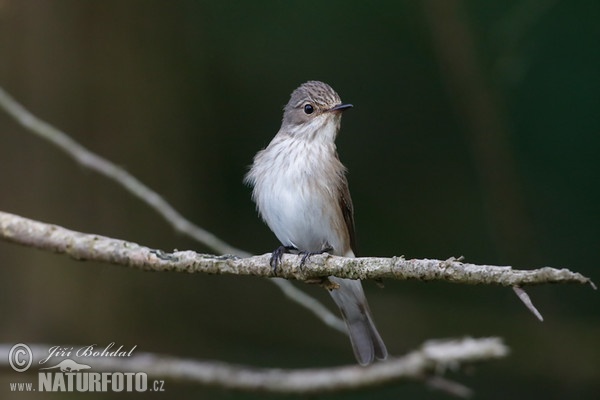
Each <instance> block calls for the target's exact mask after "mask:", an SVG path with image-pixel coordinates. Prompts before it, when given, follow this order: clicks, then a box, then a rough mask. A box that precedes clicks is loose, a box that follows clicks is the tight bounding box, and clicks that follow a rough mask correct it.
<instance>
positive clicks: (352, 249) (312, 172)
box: [245, 81, 387, 365]
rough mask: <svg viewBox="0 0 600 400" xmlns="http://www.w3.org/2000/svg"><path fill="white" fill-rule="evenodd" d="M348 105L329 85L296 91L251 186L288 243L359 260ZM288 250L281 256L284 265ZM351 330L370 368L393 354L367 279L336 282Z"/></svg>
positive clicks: (337, 298) (362, 360)
mask: <svg viewBox="0 0 600 400" xmlns="http://www.w3.org/2000/svg"><path fill="white" fill-rule="evenodd" d="M350 107H352V105H351V104H342V101H341V100H340V97H339V96H338V94H337V93H336V92H335V91H334V90H333V89H332V88H331V87H330V86H329V85H327V84H326V83H323V82H318V81H309V82H306V83H304V84H302V85H301V86H300V87H299V88H297V89H296V90H294V92H293V93H292V95H291V98H290V101H289V102H288V104H287V105H286V106H285V108H284V113H283V121H282V123H281V128H280V129H279V132H278V133H277V135H275V137H274V138H273V140H272V141H271V143H269V145H268V146H267V148H265V149H264V150H261V151H259V152H258V153H257V154H256V157H255V158H254V163H253V165H252V168H251V169H250V171H249V172H248V174H247V175H246V178H245V181H246V182H247V183H248V184H250V185H252V186H253V187H254V190H253V192H252V198H253V199H254V201H255V202H256V205H257V208H258V211H259V213H260V215H261V216H262V218H263V219H264V220H265V222H266V223H267V225H268V226H269V228H271V230H272V231H273V233H275V235H276V236H277V238H278V239H279V241H280V242H281V243H282V245H283V246H284V247H285V248H287V249H294V250H297V251H299V252H304V253H319V252H323V251H329V252H331V253H332V254H335V255H339V256H346V257H354V256H355V254H356V239H355V234H354V213H353V206H352V199H351V198H350V192H349V191H348V181H347V180H346V168H345V167H344V166H343V164H342V163H341V162H340V160H339V158H338V155H337V150H336V146H335V138H336V136H337V133H338V131H339V127H340V121H341V113H342V111H343V110H345V109H348V108H350ZM280 254H281V253H280V252H277V251H276V252H274V257H273V260H274V262H275V263H276V262H277V256H278V255H279V256H280ZM329 279H330V280H331V281H333V282H335V283H336V284H338V285H339V288H337V289H334V290H331V291H330V293H331V296H332V297H333V299H334V301H335V303H336V304H337V305H338V307H339V309H340V311H341V313H342V316H343V317H344V320H345V322H346V325H347V327H348V332H349V334H350V339H351V342H352V347H353V349H354V354H355V356H356V359H357V360H358V362H359V363H360V364H361V365H367V364H369V363H371V362H373V360H374V359H375V358H378V359H385V358H386V357H387V350H386V347H385V344H384V343H383V340H382V339H381V336H380V335H379V333H378V332H377V329H376V328H375V324H374V323H373V319H372V317H371V311H370V310H369V305H368V303H367V299H366V298H365V294H364V292H363V289H362V285H361V282H360V281H359V280H351V279H340V278H335V277H330V278H329Z"/></svg>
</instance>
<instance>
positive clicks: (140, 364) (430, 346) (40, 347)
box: [0, 338, 508, 395]
mask: <svg viewBox="0 0 600 400" xmlns="http://www.w3.org/2000/svg"><path fill="white" fill-rule="evenodd" d="M11 346H12V345H10V344H0V355H1V357H0V366H3V367H4V368H8V365H9V363H8V360H9V357H8V354H9V351H10V348H11ZM29 347H30V348H31V350H32V352H33V355H34V361H33V365H34V366H35V365H38V363H39V361H40V360H41V359H43V358H45V357H47V356H48V349H49V348H50V347H51V346H50V345H44V344H33V345H29ZM69 347H73V348H78V347H77V346H69ZM507 354H508V348H507V347H506V346H505V345H504V344H503V343H502V341H501V340H500V339H499V338H482V339H472V338H464V339H457V340H444V341H433V340H432V341H428V342H426V343H424V344H423V345H422V346H421V348H420V349H418V350H415V351H412V352H410V353H408V354H407V355H405V356H403V357H399V358H391V359H388V360H387V361H386V362H381V363H375V364H372V365H371V366H369V367H366V368H365V367H360V366H358V365H351V366H342V367H334V368H319V369H317V368H312V369H299V370H284V369H267V368H253V367H248V366H242V365H232V364H227V363H222V362H214V361H196V360H189V359H182V358H176V357H167V356H160V355H156V354H151V353H134V354H133V356H132V357H130V358H119V357H115V358H98V357H78V358H77V360H78V362H84V363H86V362H87V363H89V364H90V366H91V367H92V369H91V371H111V372H112V371H122V372H145V373H147V374H148V377H149V378H153V379H157V378H160V379H172V380H177V381H187V382H194V383H200V384H204V385H212V386H219V387H223V388H228V389H237V390H244V391H263V392H278V393H296V394H307V393H322V392H331V391H341V390H351V389H356V388H366V387H371V386H378V385H383V384H386V383H390V382H398V381H426V382H427V381H428V380H429V378H430V377H438V376H439V375H441V374H443V373H444V372H445V371H446V370H447V369H448V368H452V369H455V368H458V367H459V366H461V365H463V364H465V363H473V362H480V361H486V360H493V359H498V358H502V357H505V356H506V355H507ZM60 360H61V358H59V357H53V358H52V361H53V364H52V365H54V364H56V363H58V361H60ZM31 370H33V368H32V369H31ZM438 382H439V380H437V379H434V380H433V382H432V386H434V387H436V388H438V389H441V390H445V391H450V392H452V393H453V394H457V395H466V394H469V392H468V390H465V389H464V388H463V387H462V386H460V385H459V386H458V388H459V389H458V390H457V389H456V387H457V384H453V385H447V384H445V385H439V384H438ZM445 382H447V381H445Z"/></svg>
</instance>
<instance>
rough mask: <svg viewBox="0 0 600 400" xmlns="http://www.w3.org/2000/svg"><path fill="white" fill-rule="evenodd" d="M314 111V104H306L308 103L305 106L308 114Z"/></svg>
mask: <svg viewBox="0 0 600 400" xmlns="http://www.w3.org/2000/svg"><path fill="white" fill-rule="evenodd" d="M313 111H315V109H314V108H313V106H311V105H310V104H306V105H305V106H304V112H305V113H306V114H312V113H313Z"/></svg>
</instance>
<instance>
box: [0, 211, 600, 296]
mask: <svg viewBox="0 0 600 400" xmlns="http://www.w3.org/2000/svg"><path fill="white" fill-rule="evenodd" d="M0 238H1V239H4V240H7V241H10V242H14V243H18V244H22V245H25V246H29V247H34V248H37V249H41V250H48V251H52V252H55V253H61V254H66V255H68V256H70V257H72V258H74V259H77V260H88V261H100V262H106V263H111V264H117V265H121V266H126V267H133V268H139V269H144V270H152V271H177V272H189V273H206V274H230V275H253V276H262V277H280V278H286V279H296V280H301V281H314V280H315V279H319V278H323V277H327V276H331V275H333V276H337V277H340V278H349V279H398V280H406V279H417V280H423V281H432V280H443V281H447V282H455V283H463V284H485V285H490V284H494V285H501V286H512V287H514V286H519V287H523V286H529V285H540V284H547V283H580V284H590V285H592V286H594V284H593V283H592V281H591V280H590V279H589V278H587V277H585V276H583V275H581V274H579V273H577V272H572V271H569V270H568V269H555V268H550V267H544V268H539V269H534V270H516V269H513V268H511V267H504V266H502V267H500V266H494V265H475V264H468V263H464V262H461V261H458V260H456V259H454V258H452V259H449V260H444V261H442V260H429V259H423V260H417V259H410V260H407V259H405V258H404V257H392V258H381V257H364V258H345V257H337V256H330V255H327V254H324V255H315V256H312V257H311V259H310V262H309V263H308V265H307V266H305V267H304V268H301V267H300V257H297V256H295V255H285V256H284V257H283V262H282V263H281V265H280V266H279V267H278V269H277V271H276V272H274V271H273V269H272V268H271V266H270V265H269V258H270V254H265V255H262V256H254V257H246V258H240V257H237V256H230V255H224V256H216V255H210V254H200V253H196V252H194V251H176V252H173V253H168V252H164V251H161V250H155V249H151V248H148V247H144V246H140V245H138V244H136V243H132V242H127V241H124V240H118V239H113V238H108V237H105V236H100V235H94V234H88V233H81V232H76V231H72V230H69V229H66V228H63V227H60V226H57V225H51V224H46V223H43V222H38V221H34V220H31V219H28V218H24V217H20V216H17V215H14V214H9V213H5V212H0Z"/></svg>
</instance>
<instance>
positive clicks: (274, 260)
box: [269, 246, 297, 274]
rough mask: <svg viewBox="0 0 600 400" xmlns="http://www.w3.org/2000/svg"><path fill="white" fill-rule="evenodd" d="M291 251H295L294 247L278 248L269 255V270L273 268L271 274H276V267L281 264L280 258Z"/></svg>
mask: <svg viewBox="0 0 600 400" xmlns="http://www.w3.org/2000/svg"><path fill="white" fill-rule="evenodd" d="M292 250H297V249H296V248H295V247H294V246H279V247H278V248H276V249H275V251H273V253H272V254H271V260H269V264H271V268H273V274H277V267H278V266H279V264H281V258H282V257H283V255H284V254H285V253H289V252H290V251H292Z"/></svg>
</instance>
